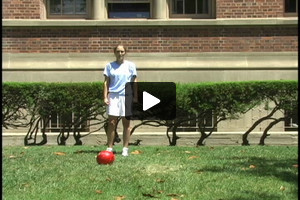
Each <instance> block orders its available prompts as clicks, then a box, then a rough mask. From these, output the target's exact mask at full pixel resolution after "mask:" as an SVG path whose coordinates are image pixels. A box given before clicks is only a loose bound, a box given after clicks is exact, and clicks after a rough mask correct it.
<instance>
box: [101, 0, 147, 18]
mask: <svg viewBox="0 0 300 200" xmlns="http://www.w3.org/2000/svg"><path fill="white" fill-rule="evenodd" d="M107 11H108V18H146V19H147V18H150V17H151V14H150V13H151V5H150V1H149V0H135V1H134V0H109V1H108V5H107Z"/></svg>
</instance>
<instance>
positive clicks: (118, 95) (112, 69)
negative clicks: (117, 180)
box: [103, 45, 137, 156]
mask: <svg viewBox="0 0 300 200" xmlns="http://www.w3.org/2000/svg"><path fill="white" fill-rule="evenodd" d="M126 53H127V49H126V48H125V47H124V46H123V45H118V46H116V47H115V48H114V54H115V57H116V60H115V61H113V62H110V63H108V64H107V65H106V66H105V68H104V89H103V100H104V103H105V104H106V105H107V115H108V128H107V145H108V147H107V149H106V150H107V151H111V152H114V150H113V145H114V139H115V129H116V126H117V122H118V118H119V117H121V119H122V124H123V150H122V155H123V156H128V155H129V149H128V145H129V139H130V131H131V127H130V120H129V119H126V118H125V84H126V83H127V82H137V71H136V65H135V64H134V63H133V62H130V61H128V60H125V55H126ZM133 102H137V94H136V91H135V90H134V98H133Z"/></svg>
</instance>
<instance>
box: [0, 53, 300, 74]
mask: <svg viewBox="0 0 300 200" xmlns="http://www.w3.org/2000/svg"><path fill="white" fill-rule="evenodd" d="M2 58H3V59H2V70H3V71H39V70H43V71H47V70H48V71H56V70H57V71H59V70H64V71H69V70H71V71H72V70H75V71H78V70H79V71H81V70H82V71H91V70H92V71H93V70H96V71H97V70H101V71H102V70H103V68H104V66H105V65H106V64H107V63H108V62H110V61H111V60H114V57H113V54H112V53H77V54H76V53H53V54H52V53H50V54H49V53H16V54H14V53H3V54H2ZM127 59H128V60H132V61H134V62H135V63H136V65H137V66H138V68H139V70H153V69H155V70H191V69H195V70H205V69H209V70H220V69H221V70H225V69H226V70H230V69H232V70H249V69H256V70H265V69H270V70H272V69H274V70H277V69H284V70H297V69H298V53H297V52H273V53H272V52H249V53H238V52H233V53H223V52H219V53H129V54H128V55H127Z"/></svg>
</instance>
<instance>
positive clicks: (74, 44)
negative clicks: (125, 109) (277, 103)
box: [2, 0, 298, 131]
mask: <svg viewBox="0 0 300 200" xmlns="http://www.w3.org/2000/svg"><path fill="white" fill-rule="evenodd" d="M61 2H62V4H61V5H53V4H52V3H51V2H50V1H48V0H31V1H29V0H3V1H2V29H3V31H2V52H3V60H2V65H3V67H2V74H3V81H34V82H40V81H48V82H84V81H88V82H90V81H102V80H103V75H102V71H103V68H104V66H105V64H106V63H107V62H109V61H111V60H112V59H114V57H113V53H112V48H113V47H114V46H116V45H117V44H119V43H122V44H124V45H126V46H127V47H128V50H129V53H128V55H127V56H128V59H129V60H132V61H134V62H135V63H136V64H137V67H138V71H139V80H141V81H174V82H202V81H206V82H207V81H243V80H297V72H298V10H297V9H298V0H295V1H288V0H269V1H266V0H212V1H201V0H200V1H199V0H198V1H195V5H196V7H197V9H196V10H195V11H192V12H190V10H189V9H190V3H191V2H192V3H194V0H183V1H176V0H139V1H130V0H121V1H115V0H79V1H66V2H69V3H70V2H80V3H81V4H80V5H81V7H80V8H81V9H82V10H83V11H81V13H80V14H77V13H76V10H75V11H74V13H72V12H71V14H69V15H68V14H64V13H63V12H61V13H60V14H57V13H56V11H54V9H52V8H59V9H61V10H63V9H64V7H63V5H64V4H63V1H61ZM181 2H184V4H181ZM138 3H140V5H142V4H143V5H145V7H147V9H143V8H140V7H141V6H137V4H138ZM70 4H71V3H70ZM117 4H119V5H117ZM200 4H201V5H200ZM74 5H75V4H74ZM82 5H83V6H82ZM124 5H125V7H124ZM127 5H128V8H129V7H130V6H132V7H133V8H136V9H137V10H138V11H137V13H138V14H136V16H134V17H126V16H125V17H116V18H114V16H117V15H118V12H116V10H118V9H119V10H121V12H124V13H127V11H128V10H126V8H127V7H126V6H127ZM51 6H52V7H51ZM60 6H62V7H60ZM76 6H77V5H76ZM118 6H123V7H118ZM294 6H295V8H294ZM76 9H77V7H76ZM140 10H142V11H143V12H140ZM140 13H142V14H144V13H146V15H145V16H147V17H143V15H142V14H140ZM141 16H142V17H141ZM254 115H255V114H254ZM251 116H253V113H252V114H249V116H245V119H247V120H249V121H252V120H253V119H254V118H253V117H251ZM245 119H241V120H240V121H239V122H238V123H234V124H233V123H230V124H228V123H224V124H223V125H222V124H221V125H220V127H218V131H228V129H230V130H236V131H241V130H244V128H245V127H248V126H249V124H250V122H245V121H247V120H245ZM232 124H233V125H232ZM284 130H285V128H284V124H281V125H278V126H277V127H276V128H275V131H284Z"/></svg>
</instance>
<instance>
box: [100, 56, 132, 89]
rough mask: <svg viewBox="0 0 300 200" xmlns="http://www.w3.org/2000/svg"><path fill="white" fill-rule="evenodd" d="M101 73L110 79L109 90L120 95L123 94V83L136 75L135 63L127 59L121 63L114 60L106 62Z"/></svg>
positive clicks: (130, 80)
mask: <svg viewBox="0 0 300 200" xmlns="http://www.w3.org/2000/svg"><path fill="white" fill-rule="evenodd" d="M103 73H104V75H105V76H107V77H109V79H110V84H109V92H113V93H118V94H120V95H125V84H126V83H127V82H132V81H133V79H134V77H136V76H137V72H136V66H135V64H134V63H133V62H130V61H127V60H124V62H123V63H122V64H119V63H117V62H116V61H114V62H110V63H108V64H107V65H106V66H105V68H104V72H103Z"/></svg>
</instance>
